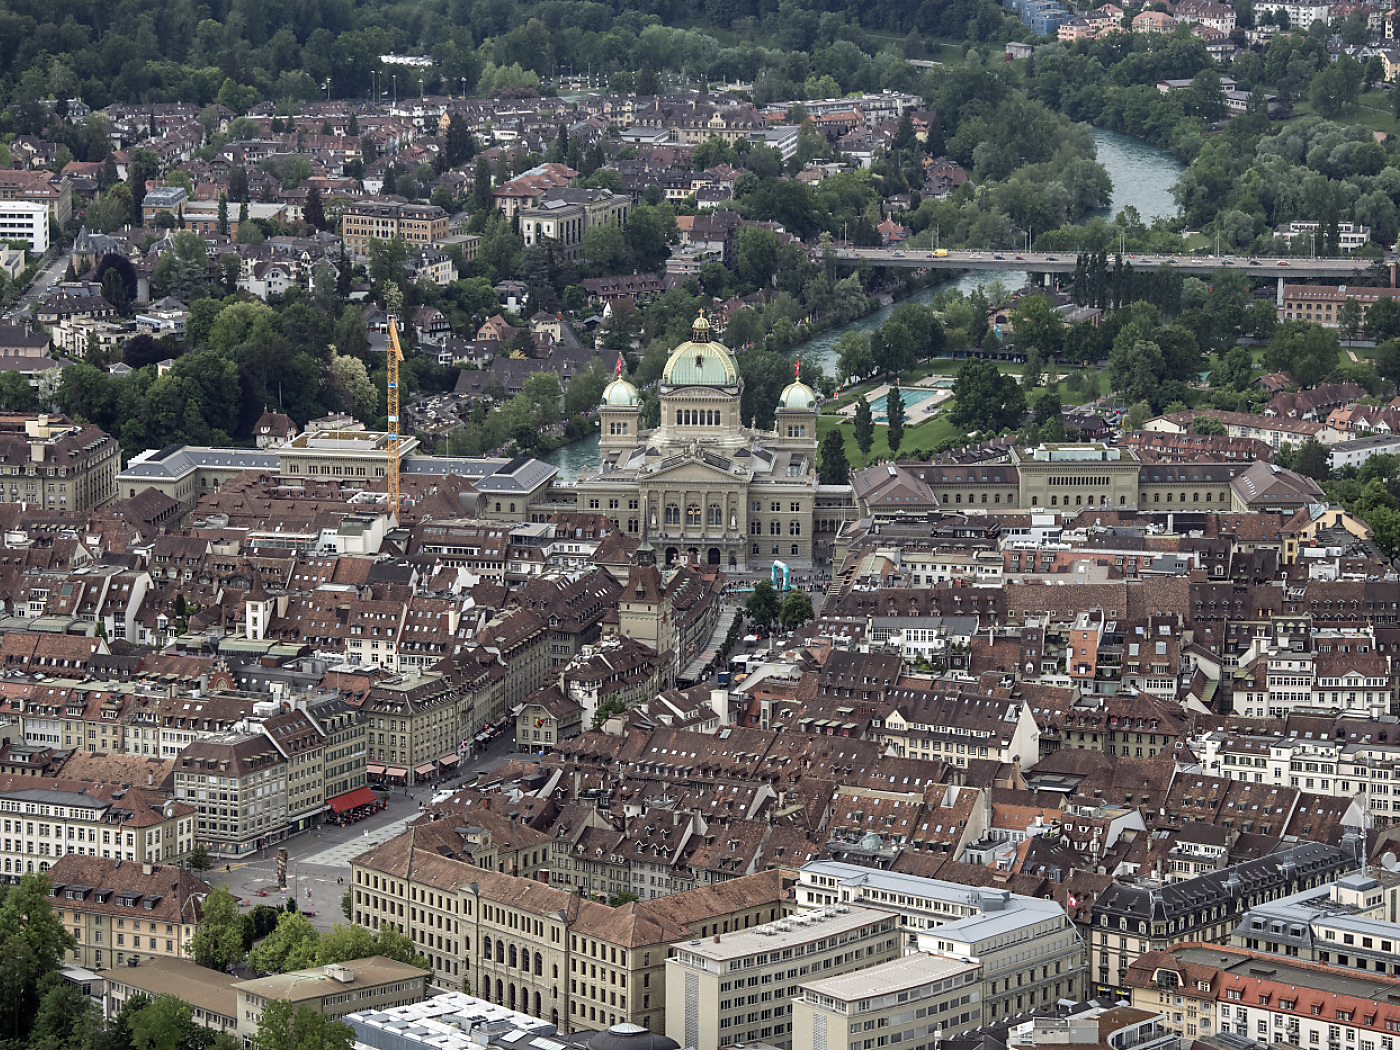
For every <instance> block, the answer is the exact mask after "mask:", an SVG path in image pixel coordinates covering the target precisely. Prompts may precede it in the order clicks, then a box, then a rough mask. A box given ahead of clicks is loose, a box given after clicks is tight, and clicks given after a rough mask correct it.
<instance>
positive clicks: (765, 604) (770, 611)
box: [744, 580, 782, 627]
mask: <svg viewBox="0 0 1400 1050" xmlns="http://www.w3.org/2000/svg"><path fill="white" fill-rule="evenodd" d="M744 611H745V612H747V613H748V614H749V619H751V620H753V622H754V623H755V624H757V625H758V626H759V627H767V626H768V625H769V624H771V623H772V622H773V621H774V620H776V619H777V618H778V615H779V614H780V613H781V612H782V604H781V601H780V600H779V598H778V592H777V591H775V590H774V589H773V585H772V584H771V583H770V582H769V581H767V580H759V581H758V582H757V583H755V584H754V587H753V593H752V594H750V595H749V599H748V601H747V602H745V603H744Z"/></svg>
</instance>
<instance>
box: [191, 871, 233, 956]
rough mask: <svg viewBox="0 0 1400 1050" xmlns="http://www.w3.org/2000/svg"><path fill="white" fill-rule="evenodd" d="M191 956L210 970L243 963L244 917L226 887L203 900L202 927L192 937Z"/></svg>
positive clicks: (217, 888)
mask: <svg viewBox="0 0 1400 1050" xmlns="http://www.w3.org/2000/svg"><path fill="white" fill-rule="evenodd" d="M190 954H191V955H192V956H194V960H195V962H197V963H199V965H200V966H207V967H208V968H209V969H211V970H227V969H229V968H230V967H231V966H233V964H234V963H237V962H241V961H242V959H243V916H241V915H240V914H238V901H237V900H235V899H234V897H233V894H231V893H229V891H228V888H227V887H225V886H216V887H214V889H213V891H212V892H211V893H210V894H209V895H208V896H207V897H205V898H204V911H203V914H202V915H201V916H200V919H199V926H198V928H196V930H195V931H194V936H193V937H191V938H190Z"/></svg>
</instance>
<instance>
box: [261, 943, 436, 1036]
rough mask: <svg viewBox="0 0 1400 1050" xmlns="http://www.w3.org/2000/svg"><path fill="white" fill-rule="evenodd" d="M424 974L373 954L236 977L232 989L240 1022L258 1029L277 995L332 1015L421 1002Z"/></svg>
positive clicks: (424, 992) (425, 987)
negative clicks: (268, 1006) (285, 970)
mask: <svg viewBox="0 0 1400 1050" xmlns="http://www.w3.org/2000/svg"><path fill="white" fill-rule="evenodd" d="M428 978H429V973H428V971H427V970H420V969H419V968H418V967H416V966H411V965H409V964H408V963H401V962H395V961H394V960H393V959H386V958H384V956H382V955H371V956H370V957H369V958H367V959H355V960H353V961H351V962H346V963H336V964H333V965H330V966H316V967H313V968H311V969H309V970H292V971H290V972H288V973H278V974H272V975H271V976H268V977H256V978H254V979H252V980H249V981H237V982H235V983H234V985H233V990H234V992H235V993H236V994H237V995H238V1026H239V1028H240V1029H241V1030H244V1031H247V1032H256V1031H257V1027H258V1024H259V1023H260V1022H261V1021H262V1012H263V1010H264V1009H265V1008H266V1007H267V1004H268V1003H271V1002H274V1001H276V1000H278V999H285V1000H287V1001H288V1002H291V1003H292V1004H293V1005H295V1006H298V1007H301V1006H307V1007H310V1008H311V1009H312V1010H315V1011H316V1012H317V1013H321V1014H325V1015H326V1016H328V1017H335V1018H340V1017H344V1016H345V1015H346V1014H350V1013H357V1012H360V1011H364V1010H382V1009H387V1008H389V1007H394V1006H404V1005H406V1004H408V1003H418V1002H422V1001H423V1000H424V999H425V998H427V995H428Z"/></svg>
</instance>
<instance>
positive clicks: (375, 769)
mask: <svg viewBox="0 0 1400 1050" xmlns="http://www.w3.org/2000/svg"><path fill="white" fill-rule="evenodd" d="M365 772H366V773H368V774H369V775H370V776H372V777H382V776H383V775H384V767H383V766H381V765H379V764H378V763H377V762H371V763H370V764H369V765H367V766H365Z"/></svg>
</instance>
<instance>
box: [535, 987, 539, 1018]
mask: <svg viewBox="0 0 1400 1050" xmlns="http://www.w3.org/2000/svg"><path fill="white" fill-rule="evenodd" d="M539 1015H540V993H539V992H536V993H535V1016H536V1017H538V1016H539Z"/></svg>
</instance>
